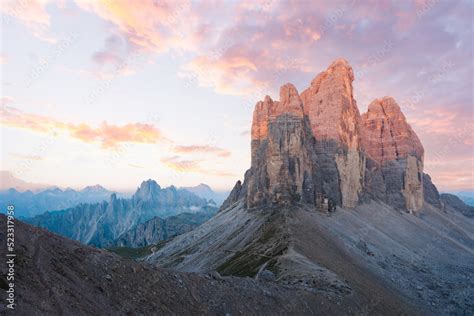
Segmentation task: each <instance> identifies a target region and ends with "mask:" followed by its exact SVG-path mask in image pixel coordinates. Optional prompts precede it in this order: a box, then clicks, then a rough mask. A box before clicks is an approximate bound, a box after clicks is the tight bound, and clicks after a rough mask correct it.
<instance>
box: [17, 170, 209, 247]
mask: <svg viewBox="0 0 474 316" xmlns="http://www.w3.org/2000/svg"><path fill="white" fill-rule="evenodd" d="M216 211H217V207H216V206H215V205H212V204H209V203H208V202H207V201H206V200H205V199H202V198H200V197H198V196H197V195H195V194H194V193H192V192H189V191H187V190H184V189H177V188H176V187H175V186H170V187H168V188H161V186H160V185H159V184H158V183H157V182H156V181H154V180H151V179H149V180H147V181H143V182H142V183H141V185H140V186H139V187H138V188H137V191H136V192H135V194H134V195H133V196H132V197H131V198H130V199H123V198H118V197H117V195H116V194H115V193H113V194H112V195H111V196H110V198H109V200H108V201H103V202H100V203H95V204H87V203H82V204H79V205H77V206H75V207H72V208H69V209H65V210H60V211H53V212H46V213H44V214H42V215H38V216H35V217H33V218H28V219H26V221H27V222H28V223H30V224H33V225H35V226H39V227H43V228H46V229H48V230H50V231H52V232H56V233H58V234H60V235H62V236H65V237H68V238H71V239H74V240H78V241H81V242H82V243H85V244H91V245H95V246H97V247H106V246H110V245H112V243H113V242H114V241H115V240H116V239H117V238H119V237H120V236H121V235H122V234H124V233H126V232H127V231H129V230H131V229H132V228H134V227H135V226H136V225H138V224H141V223H144V222H146V221H148V220H150V219H152V218H154V217H157V216H158V217H163V218H164V217H168V216H172V215H177V214H179V213H184V212H191V213H196V212H204V213H206V214H207V213H210V214H212V213H214V212H216Z"/></svg>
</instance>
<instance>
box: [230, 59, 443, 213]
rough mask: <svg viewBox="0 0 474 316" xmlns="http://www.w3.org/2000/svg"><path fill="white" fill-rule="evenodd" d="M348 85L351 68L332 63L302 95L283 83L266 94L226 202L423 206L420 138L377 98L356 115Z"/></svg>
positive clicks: (390, 103)
mask: <svg viewBox="0 0 474 316" xmlns="http://www.w3.org/2000/svg"><path fill="white" fill-rule="evenodd" d="M353 80H354V75H353V71H352V68H351V67H350V65H349V64H348V63H347V61H345V60H344V59H338V60H336V61H334V62H333V63H332V64H331V65H330V66H329V67H328V69H327V70H326V71H324V72H322V73H320V74H319V75H318V76H316V78H315V79H314V80H313V81H312V82H311V85H310V87H309V88H307V89H306V90H304V91H303V92H302V93H301V95H300V94H298V91H297V89H296V88H295V87H294V86H293V85H292V84H290V83H288V84H285V85H284V86H282V87H281V89H280V100H278V101H274V100H272V98H270V97H269V96H266V97H265V98H264V100H263V101H259V102H258V103H257V104H256V106H255V110H254V114H253V122H252V133H251V135H252V142H251V154H252V159H251V168H250V169H249V171H248V172H247V173H246V176H245V179H244V183H243V185H242V190H239V195H238V197H237V196H236V194H235V192H234V193H233V195H232V201H233V202H235V201H237V200H238V199H245V200H246V205H247V207H249V208H253V207H258V206H261V205H266V204H288V203H295V202H296V203H305V204H312V205H315V206H316V208H318V209H321V210H326V211H327V210H330V209H331V208H333V207H334V206H336V205H338V206H342V207H349V208H353V207H355V206H357V205H358V204H360V203H361V201H362V200H363V199H375V200H381V201H383V202H385V203H387V204H389V205H391V206H394V207H395V208H398V209H405V210H408V211H418V210H420V209H421V208H422V206H423V203H424V194H423V154H424V151H423V146H422V145H421V142H420V140H419V139H418V137H417V135H416V134H415V132H414V131H413V130H412V128H411V127H410V125H409V124H408V123H407V121H406V118H405V116H404V115H403V113H402V112H401V110H400V107H399V106H398V105H397V103H396V102H395V100H394V99H393V98H390V97H384V98H382V99H376V100H375V101H373V102H372V103H371V104H370V106H369V109H368V111H367V113H365V114H364V115H362V116H361V115H360V113H359V109H358V107H357V103H356V101H355V100H354V97H353V90H352V81H353ZM438 200H439V198H438ZM226 205H229V204H228V203H227V204H226Z"/></svg>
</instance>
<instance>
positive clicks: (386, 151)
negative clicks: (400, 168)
mask: <svg viewBox="0 0 474 316" xmlns="http://www.w3.org/2000/svg"><path fill="white" fill-rule="evenodd" d="M362 121H363V125H364V130H365V131H364V133H365V135H364V143H365V150H366V153H367V155H368V156H369V157H370V158H371V159H373V160H375V161H376V162H378V163H384V162H385V161H389V160H393V159H397V158H406V157H408V156H409V155H411V156H414V157H416V158H417V159H418V160H420V161H422V160H423V154H424V149H423V145H422V144H421V142H420V140H419V138H418V136H417V135H416V133H415V132H414V131H413V129H412V128H411V126H410V125H409V124H408V123H407V121H406V118H405V115H403V113H402V111H401V109H400V107H399V106H398V104H397V102H396V101H395V100H394V99H393V98H392V97H383V98H382V99H375V100H374V101H372V103H370V105H369V108H368V110H367V113H364V114H363V115H362Z"/></svg>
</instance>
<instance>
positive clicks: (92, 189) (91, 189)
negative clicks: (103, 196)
mask: <svg viewBox="0 0 474 316" xmlns="http://www.w3.org/2000/svg"><path fill="white" fill-rule="evenodd" d="M81 192H83V193H106V192H109V191H108V190H107V189H106V188H104V187H103V186H101V185H100V184H96V185H89V186H86V187H85V188H84V189H82V190H81Z"/></svg>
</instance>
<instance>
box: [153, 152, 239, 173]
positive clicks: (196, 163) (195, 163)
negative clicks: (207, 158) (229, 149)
mask: <svg viewBox="0 0 474 316" xmlns="http://www.w3.org/2000/svg"><path fill="white" fill-rule="evenodd" d="M161 162H162V163H164V164H165V165H166V166H167V167H168V168H170V169H172V170H175V171H178V172H194V173H202V174H207V175H214V176H218V177H235V174H233V173H230V172H227V171H222V170H215V169H206V168H203V167H201V162H202V160H189V159H187V160H185V159H182V158H181V157H179V156H172V157H164V158H161Z"/></svg>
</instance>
